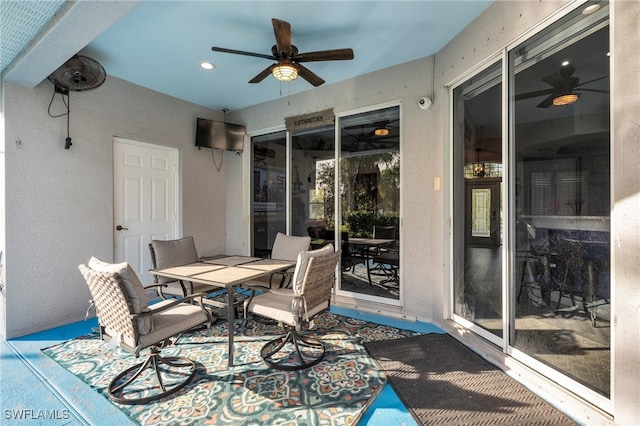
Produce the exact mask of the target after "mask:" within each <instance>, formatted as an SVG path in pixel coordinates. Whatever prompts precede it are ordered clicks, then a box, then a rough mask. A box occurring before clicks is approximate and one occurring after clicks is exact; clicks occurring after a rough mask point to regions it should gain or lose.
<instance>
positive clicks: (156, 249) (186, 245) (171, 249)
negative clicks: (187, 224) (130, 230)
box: [149, 236, 211, 299]
mask: <svg viewBox="0 0 640 426" xmlns="http://www.w3.org/2000/svg"><path fill="white" fill-rule="evenodd" d="M149 251H150V252H151V264H152V266H153V269H165V268H171V267H174V266H181V265H188V264H190V263H195V262H197V261H198V260H199V257H198V252H197V250H196V245H195V242H194V240H193V237H191V236H189V237H184V238H180V239H176V240H152V241H151V242H150V243H149ZM154 282H155V283H156V284H165V285H164V286H158V294H160V297H162V298H163V299H167V296H174V297H175V296H178V297H185V296H188V295H190V294H193V293H203V292H207V291H210V290H211V287H209V286H206V285H204V284H198V283H192V282H184V281H182V280H176V279H173V278H167V277H160V276H158V275H154Z"/></svg>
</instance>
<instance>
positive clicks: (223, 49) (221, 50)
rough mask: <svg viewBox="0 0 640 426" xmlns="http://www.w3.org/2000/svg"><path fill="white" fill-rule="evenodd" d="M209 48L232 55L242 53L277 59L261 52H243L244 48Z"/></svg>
mask: <svg viewBox="0 0 640 426" xmlns="http://www.w3.org/2000/svg"><path fill="white" fill-rule="evenodd" d="M211 50H213V51H214V52H224V53H233V54H234V55H244V56H255V57H257V58H264V59H270V60H272V61H277V60H278V59H277V58H276V57H275V56H273V55H263V54H262V53H253V52H245V51H244V50H234V49H227V48H224V47H215V46H214V47H212V48H211Z"/></svg>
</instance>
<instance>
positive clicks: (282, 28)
mask: <svg viewBox="0 0 640 426" xmlns="http://www.w3.org/2000/svg"><path fill="white" fill-rule="evenodd" d="M271 22H272V24H273V33H274V34H275V36H276V46H277V47H278V54H279V55H282V57H284V58H288V57H289V56H290V55H291V24H289V23H288V22H287V21H282V20H280V19H276V18H273V19H272V20H271Z"/></svg>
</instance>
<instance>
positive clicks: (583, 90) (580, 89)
mask: <svg viewBox="0 0 640 426" xmlns="http://www.w3.org/2000/svg"><path fill="white" fill-rule="evenodd" d="M576 92H595V93H609V91H608V90H599V89H586V88H584V87H581V88H579V89H576Z"/></svg>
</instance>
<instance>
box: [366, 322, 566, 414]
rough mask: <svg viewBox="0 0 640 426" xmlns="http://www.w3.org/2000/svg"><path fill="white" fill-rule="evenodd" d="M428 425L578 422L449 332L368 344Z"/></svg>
mask: <svg viewBox="0 0 640 426" xmlns="http://www.w3.org/2000/svg"><path fill="white" fill-rule="evenodd" d="M365 347H366V348H367V350H368V351H369V353H370V354H371V355H372V356H373V357H374V358H375V359H376V361H377V362H378V363H379V364H380V366H381V367H382V368H383V369H384V371H385V373H387V377H388V379H389V382H391V386H392V387H393V389H394V390H395V391H396V392H397V394H398V396H399V397H400V399H401V400H402V402H403V403H404V404H405V406H406V407H407V408H408V409H409V410H410V411H411V413H412V414H413V416H414V418H415V419H416V420H417V421H418V422H420V423H422V424H425V425H456V426H457V425H489V424H494V425H575V423H574V422H573V421H572V420H571V419H569V418H568V417H566V416H565V415H564V414H563V413H561V412H560V411H558V410H557V409H555V408H554V407H552V406H551V405H550V404H548V403H547V402H545V401H544V400H542V399H541V398H539V397H538V396H537V395H535V394H534V393H532V392H531V391H529V390H528V389H526V388H525V387H524V386H522V385H520V384H519V383H518V382H516V381H515V380H513V379H512V378H510V377H509V376H507V375H506V374H504V373H503V372H502V371H501V370H499V369H498V368H497V367H495V366H493V365H491V364H489V363H488V362H487V361H485V360H484V359H482V358H481V357H480V356H479V355H477V354H476V353H474V352H472V351H471V350H469V349H468V348H467V347H465V346H464V345H463V344H461V343H460V342H458V341H457V340H455V339H454V338H453V337H451V336H449V335H447V334H425V335H421V336H416V337H411V338H408V339H402V340H398V341H394V342H370V343H365Z"/></svg>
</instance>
